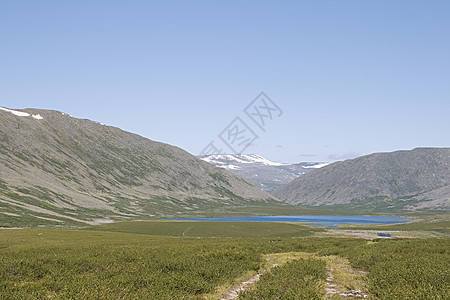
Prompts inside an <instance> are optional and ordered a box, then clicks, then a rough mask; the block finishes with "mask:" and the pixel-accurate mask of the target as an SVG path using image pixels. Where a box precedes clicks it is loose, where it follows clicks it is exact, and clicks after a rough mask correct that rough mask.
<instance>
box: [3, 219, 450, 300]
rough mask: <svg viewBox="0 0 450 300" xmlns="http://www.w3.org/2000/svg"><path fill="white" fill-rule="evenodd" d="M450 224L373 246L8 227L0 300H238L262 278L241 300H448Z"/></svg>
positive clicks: (259, 227) (418, 228)
mask: <svg viewBox="0 0 450 300" xmlns="http://www.w3.org/2000/svg"><path fill="white" fill-rule="evenodd" d="M448 225H449V223H448V220H446V219H445V218H443V219H442V218H441V219H440V220H422V221H419V222H415V223H411V224H403V225H390V226H384V229H385V230H386V232H388V231H389V232H391V233H394V236H395V233H398V234H400V233H403V234H405V233H408V230H410V229H411V230H412V231H411V235H412V237H413V238H375V239H372V238H369V239H368V238H361V237H358V236H355V237H351V238H345V237H339V234H337V233H338V232H340V231H342V230H343V228H337V229H327V228H321V227H316V226H307V225H300V224H293V223H257V222H184V221H135V222H124V223H112V224H103V225H98V226H91V227H87V228H83V229H77V230H72V229H44V228H42V229H39V228H38V229H36V228H34V229H1V230H0V299H21V300H22V299H230V298H226V297H227V296H226V295H227V293H228V294H230V291H233V287H236V286H239V284H240V283H241V282H245V281H248V280H249V279H250V278H253V277H254V276H255V275H257V274H258V276H259V275H260V277H259V278H258V279H259V281H258V280H255V282H254V283H253V284H251V285H249V286H247V287H245V288H244V289H241V290H239V291H236V292H235V294H236V295H237V297H238V298H237V299H341V298H342V299H348V297H344V296H341V295H340V293H343V292H346V291H350V290H360V291H361V293H362V295H367V297H368V298H370V299H448V295H449V292H450V239H449V234H448ZM352 228H353V229H352ZM345 230H354V231H358V232H364V230H375V231H381V230H383V226H365V227H361V226H360V227H356V226H354V227H351V226H350V227H348V226H347V227H345ZM334 232H335V233H336V234H335V235H334ZM417 232H421V233H422V235H421V236H423V237H426V238H414V233H417ZM272 260H274V261H275V263H273V264H271V263H269V262H272ZM345 262H346V264H348V266H347V265H345V264H344V263H345Z"/></svg>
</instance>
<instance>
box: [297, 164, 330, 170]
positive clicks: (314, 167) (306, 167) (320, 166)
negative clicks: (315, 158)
mask: <svg viewBox="0 0 450 300" xmlns="http://www.w3.org/2000/svg"><path fill="white" fill-rule="evenodd" d="M329 164H330V163H322V164H316V165H312V166H303V168H305V169H319V168H322V167H325V166H328V165H329Z"/></svg>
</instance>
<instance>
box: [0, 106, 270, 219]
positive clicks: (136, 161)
mask: <svg viewBox="0 0 450 300" xmlns="http://www.w3.org/2000/svg"><path fill="white" fill-rule="evenodd" d="M271 201H274V199H273V198H272V197H271V196H270V195H268V194H267V193H265V192H263V191H261V190H260V189H259V188H256V187H254V186H252V185H251V184H249V183H248V182H246V181H245V180H243V179H242V178H240V177H238V176H236V175H234V174H232V173H229V172H228V171H226V170H223V169H221V168H217V167H215V166H212V165H210V164H208V163H206V162H204V161H202V160H200V159H198V158H196V157H194V156H192V155H190V154H189V153H187V152H185V151H183V150H182V149H179V148H177V147H174V146H170V145H167V144H163V143H158V142H154V141H151V140H148V139H146V138H143V137H141V136H139V135H136V134H132V133H129V132H125V131H122V130H120V129H119V128H115V127H110V126H106V125H102V124H99V123H96V122H92V121H89V120H81V119H76V118H73V117H71V116H69V115H67V114H64V113H61V112H57V111H48V110H36V109H25V110H9V109H5V108H1V109H0V227H2V226H11V224H24V225H39V224H41V223H44V224H50V225H58V224H60V225H65V224H72V223H73V224H80V223H96V222H97V223H98V222H107V221H109V220H118V219H127V218H135V219H139V218H148V217H152V216H156V217H157V216H176V215H178V214H183V213H186V212H189V211H194V210H203V209H212V208H215V207H226V206H240V205H254V204H255V203H264V202H271Z"/></svg>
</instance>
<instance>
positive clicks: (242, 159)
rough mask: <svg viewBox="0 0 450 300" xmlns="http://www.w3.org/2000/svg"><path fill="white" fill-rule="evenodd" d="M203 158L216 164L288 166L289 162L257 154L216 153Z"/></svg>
mask: <svg viewBox="0 0 450 300" xmlns="http://www.w3.org/2000/svg"><path fill="white" fill-rule="evenodd" d="M202 159H203V160H204V161H206V162H208V163H211V164H215V165H224V164H227V163H232V162H235V163H240V164H254V165H265V166H286V165H288V164H283V163H277V162H273V161H270V160H268V159H265V158H264V157H262V156H260V155H256V154H236V155H232V154H215V155H209V156H206V157H202Z"/></svg>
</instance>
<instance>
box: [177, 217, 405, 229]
mask: <svg viewBox="0 0 450 300" xmlns="http://www.w3.org/2000/svg"><path fill="white" fill-rule="evenodd" d="M170 220H182V221H212V222H300V223H310V224H312V225H318V226H330V227H331V226H333V227H335V226H337V225H341V224H361V225H364V224H392V223H405V222H408V220H407V219H406V218H403V217H388V216H260V217H221V218H172V219H170Z"/></svg>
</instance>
